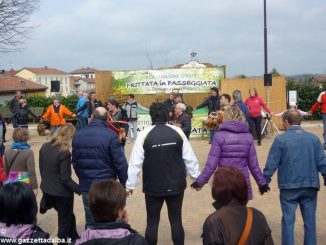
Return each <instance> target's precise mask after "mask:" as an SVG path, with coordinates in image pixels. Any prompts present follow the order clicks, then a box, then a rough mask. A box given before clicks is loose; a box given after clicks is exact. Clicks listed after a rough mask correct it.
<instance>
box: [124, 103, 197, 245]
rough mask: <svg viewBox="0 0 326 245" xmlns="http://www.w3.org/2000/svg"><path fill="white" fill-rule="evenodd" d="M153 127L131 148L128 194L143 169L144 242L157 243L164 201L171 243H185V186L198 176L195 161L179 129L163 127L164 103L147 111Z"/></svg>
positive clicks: (165, 117)
mask: <svg viewBox="0 0 326 245" xmlns="http://www.w3.org/2000/svg"><path fill="white" fill-rule="evenodd" d="M149 114H150V116H151V118H152V124H153V125H152V126H151V127H148V128H146V129H145V130H143V131H141V132H140V133H139V134H138V137H137V139H136V143H135V145H134V147H133V149H132V153H131V158H130V163H129V169H128V181H127V184H126V187H127V192H128V193H129V194H132V192H133V189H134V188H135V187H136V185H137V184H138V176H139V174H140V172H141V171H142V170H143V192H144V193H145V203H146V211H147V227H146V233H145V239H146V240H147V242H148V243H149V244H150V245H154V244H157V233H158V225H159V220H160V213H161V209H162V205H163V202H164V201H165V202H166V204H167V208H168V215H169V220H170V224H171V231H172V240H173V243H174V244H175V245H176V244H178V245H183V244H184V236H185V235H184V230H183V226H182V212H181V211H182V202H183V195H184V190H185V188H186V186H187V182H186V177H187V173H188V174H189V175H190V176H191V177H192V178H193V179H194V178H196V177H197V176H198V175H199V170H198V160H197V158H196V156H195V154H194V152H193V150H192V148H191V146H190V143H189V141H188V140H187V138H186V136H185V134H184V133H183V132H182V130H181V129H180V128H179V127H176V126H173V125H168V124H166V123H167V121H168V111H167V110H166V108H165V106H164V104H162V103H154V104H152V105H151V107H150V109H149Z"/></svg>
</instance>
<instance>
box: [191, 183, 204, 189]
mask: <svg viewBox="0 0 326 245" xmlns="http://www.w3.org/2000/svg"><path fill="white" fill-rule="evenodd" d="M190 187H191V188H192V189H195V190H196V191H200V190H201V189H202V188H203V187H202V186H199V184H198V182H197V181H194V182H193V183H192V184H191V185H190Z"/></svg>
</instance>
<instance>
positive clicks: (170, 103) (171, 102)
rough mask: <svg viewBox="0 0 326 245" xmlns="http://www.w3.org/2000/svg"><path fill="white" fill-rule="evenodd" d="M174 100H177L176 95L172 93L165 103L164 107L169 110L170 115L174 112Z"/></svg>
mask: <svg viewBox="0 0 326 245" xmlns="http://www.w3.org/2000/svg"><path fill="white" fill-rule="evenodd" d="M174 99H175V93H174V92H172V93H171V94H170V95H169V98H168V99H167V100H166V101H164V106H165V108H166V109H167V110H168V112H169V113H171V112H172V107H173V105H174Z"/></svg>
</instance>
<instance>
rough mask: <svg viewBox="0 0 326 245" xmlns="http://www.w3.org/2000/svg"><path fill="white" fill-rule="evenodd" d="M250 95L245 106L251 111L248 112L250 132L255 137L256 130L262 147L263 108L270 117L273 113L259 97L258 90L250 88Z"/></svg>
mask: <svg viewBox="0 0 326 245" xmlns="http://www.w3.org/2000/svg"><path fill="white" fill-rule="evenodd" d="M249 95H250V96H249V97H248V98H247V99H246V102H245V104H246V105H247V106H248V109H249V112H248V115H249V118H248V123H249V132H250V133H251V134H252V135H253V134H254V128H256V132H257V144H258V145H261V122H262V116H261V107H263V108H264V110H265V111H266V112H267V113H268V114H270V115H271V114H272V112H271V110H270V109H269V108H268V107H267V105H266V103H265V102H264V101H263V99H262V98H261V97H260V96H258V93H257V89H256V88H250V89H249Z"/></svg>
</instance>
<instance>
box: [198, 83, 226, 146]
mask: <svg viewBox="0 0 326 245" xmlns="http://www.w3.org/2000/svg"><path fill="white" fill-rule="evenodd" d="M220 99H221V97H220V96H219V91H218V88H217V87H212V88H211V96H209V97H208V98H207V99H206V100H205V101H204V102H203V103H201V104H200V105H198V106H196V108H195V110H198V109H200V108H204V107H206V106H207V108H208V115H209V114H211V113H212V112H217V111H219V110H220V109H221V108H220V106H221V105H220ZM213 136H214V129H213V130H210V142H211V141H212V139H213Z"/></svg>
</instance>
